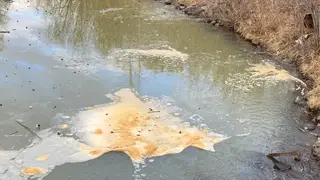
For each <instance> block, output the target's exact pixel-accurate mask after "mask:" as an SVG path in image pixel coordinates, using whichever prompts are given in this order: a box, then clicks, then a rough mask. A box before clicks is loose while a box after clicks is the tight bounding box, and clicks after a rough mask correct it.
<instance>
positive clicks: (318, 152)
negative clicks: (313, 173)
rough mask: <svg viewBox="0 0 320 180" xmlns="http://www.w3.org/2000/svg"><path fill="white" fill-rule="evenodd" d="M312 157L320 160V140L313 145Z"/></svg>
mask: <svg viewBox="0 0 320 180" xmlns="http://www.w3.org/2000/svg"><path fill="white" fill-rule="evenodd" d="M312 155H313V156H315V157H317V158H320V138H318V140H317V141H316V142H315V143H314V144H313V145H312Z"/></svg>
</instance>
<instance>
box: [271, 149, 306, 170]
mask: <svg viewBox="0 0 320 180" xmlns="http://www.w3.org/2000/svg"><path fill="white" fill-rule="evenodd" d="M277 156H294V159H295V160H296V161H299V160H300V154H299V153H298V152H282V153H271V154H268V155H267V157H268V158H269V159H270V160H271V161H272V162H273V164H274V166H273V167H274V168H275V169H278V170H280V171H286V170H289V169H291V166H290V165H289V164H286V163H284V162H281V161H278V160H277V159H276V158H274V157H277Z"/></svg>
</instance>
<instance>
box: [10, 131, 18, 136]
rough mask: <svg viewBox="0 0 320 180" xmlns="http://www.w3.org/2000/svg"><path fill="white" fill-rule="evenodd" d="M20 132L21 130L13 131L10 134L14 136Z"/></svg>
mask: <svg viewBox="0 0 320 180" xmlns="http://www.w3.org/2000/svg"><path fill="white" fill-rule="evenodd" d="M18 132H19V131H15V132H12V133H10V134H9V135H10V136H12V135H14V134H17V133H18Z"/></svg>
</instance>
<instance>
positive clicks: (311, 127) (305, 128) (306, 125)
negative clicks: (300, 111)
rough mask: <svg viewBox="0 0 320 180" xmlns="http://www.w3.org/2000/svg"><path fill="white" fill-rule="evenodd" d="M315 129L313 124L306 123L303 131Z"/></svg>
mask: <svg viewBox="0 0 320 180" xmlns="http://www.w3.org/2000/svg"><path fill="white" fill-rule="evenodd" d="M315 128H316V125H315V124H312V123H308V124H305V125H304V130H306V131H312V130H314V129H315Z"/></svg>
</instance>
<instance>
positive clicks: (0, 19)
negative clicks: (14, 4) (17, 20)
mask: <svg viewBox="0 0 320 180" xmlns="http://www.w3.org/2000/svg"><path fill="white" fill-rule="evenodd" d="M9 6H10V2H9V1H1V2H0V26H1V28H2V29H0V31H6V30H7V29H5V27H6V21H7V11H8V7H9ZM3 46H4V34H3V33H0V50H2V49H3Z"/></svg>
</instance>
